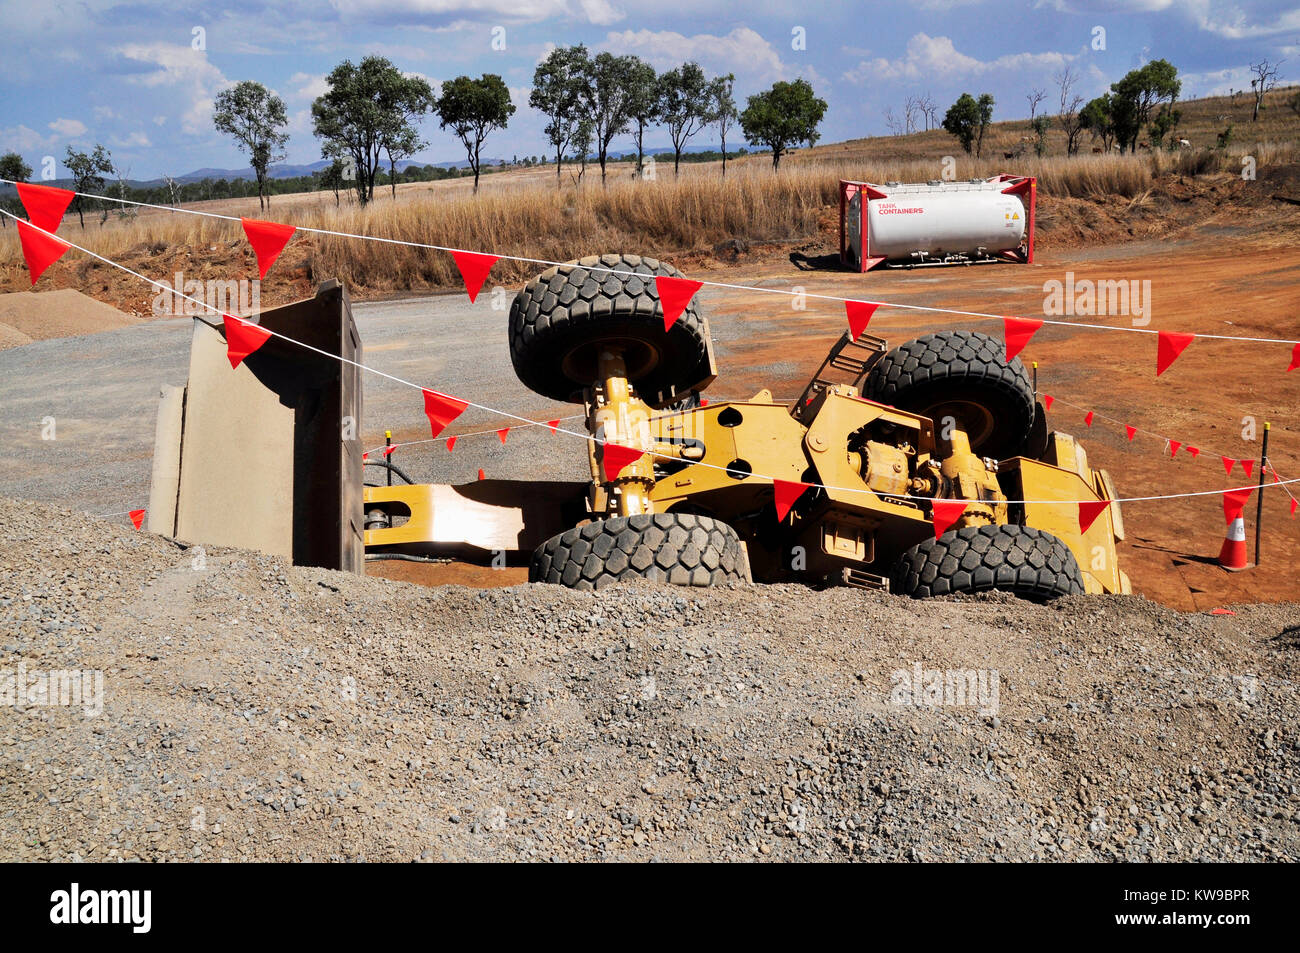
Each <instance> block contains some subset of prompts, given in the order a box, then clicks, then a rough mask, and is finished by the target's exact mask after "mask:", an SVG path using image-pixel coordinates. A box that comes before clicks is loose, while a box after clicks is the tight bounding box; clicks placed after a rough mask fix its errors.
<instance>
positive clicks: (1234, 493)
mask: <svg viewBox="0 0 1300 953" xmlns="http://www.w3.org/2000/svg"><path fill="white" fill-rule="evenodd" d="M1254 492H1255V488H1254V487H1253V486H1246V487H1242V488H1241V489H1239V490H1225V491H1224V494H1223V519H1224V522H1227V523H1231V522H1232V521H1233V520H1235V519H1236V518H1237V517H1238V516H1240V515H1241V511H1242V509H1243V508H1244V507H1245V505H1246V500H1248V499H1250V494H1252V493H1254Z"/></svg>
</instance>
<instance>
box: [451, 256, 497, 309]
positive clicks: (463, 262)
mask: <svg viewBox="0 0 1300 953" xmlns="http://www.w3.org/2000/svg"><path fill="white" fill-rule="evenodd" d="M451 257H452V258H454V259H456V267H457V268H459V269H460V277H461V280H462V281H464V282H465V291H466V292H467V293H468V294H469V301H470V304H473V303H474V300H475V299H476V298H478V293H479V292H480V291H482V290H483V282H485V281H487V276H488V272H489V271H491V270H492V266H493V265H495V264H496V263H497V259H498V258H500V257H501V256H500V255H484V254H483V253H482V252H476V251H454V252H452V253H451Z"/></svg>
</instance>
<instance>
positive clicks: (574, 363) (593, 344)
mask: <svg viewBox="0 0 1300 953" xmlns="http://www.w3.org/2000/svg"><path fill="white" fill-rule="evenodd" d="M611 349H614V350H618V351H620V352H621V353H622V355H623V363H624V364H625V365H626V366H627V377H628V379H629V380H639V379H641V378H642V377H644V376H645V375H647V374H649V373H650V371H652V370H654V368H655V367H657V366H658V364H659V361H660V358H661V354H660V351H659V348H657V347H655V346H654V345H653V344H651V343H650V342H649V341H636V340H630V339H628V338H625V337H616V336H611V337H607V338H595V339H592V340H588V341H586V342H585V343H583V344H582V345H580V346H578V347H575V348H574V349H573V350H572V351H570V352H569V353H568V354H566V355H565V356H564V360H563V361H562V362H561V364H560V369H561V370H562V371H563V372H564V376H565V377H567V378H568V379H569V380H571V381H592V380H597V379H599V378H600V376H601V375H600V354H601V352H602V351H608V350H611Z"/></svg>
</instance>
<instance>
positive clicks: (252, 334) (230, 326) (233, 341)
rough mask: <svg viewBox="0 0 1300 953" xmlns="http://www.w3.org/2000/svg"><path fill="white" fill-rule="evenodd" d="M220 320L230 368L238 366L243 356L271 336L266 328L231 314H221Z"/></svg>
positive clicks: (246, 355) (254, 349)
mask: <svg viewBox="0 0 1300 953" xmlns="http://www.w3.org/2000/svg"><path fill="white" fill-rule="evenodd" d="M221 320H222V321H223V322H224V323H225V325H226V358H227V359H228V360H229V361H230V366H231V368H236V367H238V366H239V365H240V364H242V363H243V361H244V358H246V357H248V355H250V354H252V353H253V352H254V351H256V350H257V349H258V348H259V347H261V346H262V345H263V344H265V343H266V342H267V341H269V340H270V338H271V332H270V331H268V330H266V328H264V327H260V326H259V325H256V324H252V323H250V322H248V321H245V320H244V319H243V318H237V317H235V316H234V315H233V314H223V315H222V316H221Z"/></svg>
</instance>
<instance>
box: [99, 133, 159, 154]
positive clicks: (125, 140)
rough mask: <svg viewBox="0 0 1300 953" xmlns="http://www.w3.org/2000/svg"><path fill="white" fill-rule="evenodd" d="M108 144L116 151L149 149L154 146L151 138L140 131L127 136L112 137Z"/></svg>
mask: <svg viewBox="0 0 1300 953" xmlns="http://www.w3.org/2000/svg"><path fill="white" fill-rule="evenodd" d="M108 144H109V145H110V146H112V147H113V148H114V149H147V148H148V147H149V146H151V145H153V143H152V142H150V141H149V137H148V136H147V135H145V134H144V133H143V132H140V131H138V130H137V131H136V132H132V133H129V134H127V135H125V136H112V137H110V138H109V140H108Z"/></svg>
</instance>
